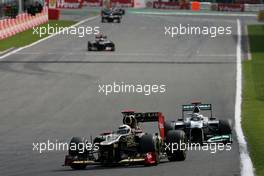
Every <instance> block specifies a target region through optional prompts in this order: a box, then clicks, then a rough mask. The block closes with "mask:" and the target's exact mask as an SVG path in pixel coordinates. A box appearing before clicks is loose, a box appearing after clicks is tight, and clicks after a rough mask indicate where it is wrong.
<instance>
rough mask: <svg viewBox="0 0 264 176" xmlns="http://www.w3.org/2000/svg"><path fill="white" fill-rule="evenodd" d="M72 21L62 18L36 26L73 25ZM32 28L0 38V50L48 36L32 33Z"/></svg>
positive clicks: (16, 46) (20, 45) (23, 44)
mask: <svg viewBox="0 0 264 176" xmlns="http://www.w3.org/2000/svg"><path fill="white" fill-rule="evenodd" d="M74 23H76V22H74V21H64V20H50V21H49V22H48V23H45V24H42V25H40V26H38V27H47V26H48V24H49V26H52V27H57V28H59V27H68V26H71V25H73V24H74ZM33 33H34V30H33V29H29V30H26V31H24V32H20V33H18V34H16V35H14V36H12V37H9V38H6V39H4V40H0V51H4V50H7V49H10V48H18V47H22V46H25V45H29V44H31V43H33V42H35V41H37V40H40V39H42V38H45V37H47V36H48V34H45V35H42V36H41V37H40V36H39V35H36V33H35V34H33Z"/></svg>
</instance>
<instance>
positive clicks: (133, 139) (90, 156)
mask: <svg viewBox="0 0 264 176" xmlns="http://www.w3.org/2000/svg"><path fill="white" fill-rule="evenodd" d="M122 114H123V124H122V125H121V126H119V127H118V129H117V130H114V131H112V132H107V133H102V134H100V135H99V136H96V137H95V138H94V139H93V140H92V139H91V143H92V145H91V146H93V147H92V148H91V149H90V150H85V151H79V149H78V148H74V147H71V146H78V145H79V144H84V143H87V142H86V140H84V139H81V138H79V137H73V138H72V139H71V141H70V145H69V146H70V147H69V151H68V155H66V157H65V162H64V166H70V167H71V168H73V169H84V168H86V166H87V165H89V164H92V165H96V164H98V165H103V166H111V165H116V164H143V165H146V166H152V165H157V164H158V163H159V161H160V159H162V158H164V157H167V158H168V159H169V161H183V160H185V158H186V150H180V149H176V150H165V145H164V144H165V143H166V144H169V143H174V144H178V145H180V143H183V142H184V141H186V136H185V133H184V131H181V130H170V131H168V130H167V134H164V116H163V115H162V113H161V112H147V113H138V112H134V111H125V112H122ZM144 122H158V127H159V134H158V133H156V134H149V133H146V132H143V130H142V128H141V127H140V126H139V123H144ZM167 146H168V145H167Z"/></svg>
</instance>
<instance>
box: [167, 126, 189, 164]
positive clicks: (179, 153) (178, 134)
mask: <svg viewBox="0 0 264 176" xmlns="http://www.w3.org/2000/svg"><path fill="white" fill-rule="evenodd" d="M181 144H184V145H187V139H186V135H185V132H184V131H182V130H170V131H168V133H167V136H166V146H169V147H167V148H166V153H167V156H168V160H169V161H184V160H185V159H186V153H187V152H186V148H187V146H185V147H186V148H182V149H181V148H180V145H181Z"/></svg>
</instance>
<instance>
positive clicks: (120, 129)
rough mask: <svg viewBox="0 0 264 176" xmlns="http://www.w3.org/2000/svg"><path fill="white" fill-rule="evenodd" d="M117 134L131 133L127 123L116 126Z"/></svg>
mask: <svg viewBox="0 0 264 176" xmlns="http://www.w3.org/2000/svg"><path fill="white" fill-rule="evenodd" d="M117 133H118V134H127V135H129V134H131V127H130V126H128V125H120V126H119V127H118V131H117Z"/></svg>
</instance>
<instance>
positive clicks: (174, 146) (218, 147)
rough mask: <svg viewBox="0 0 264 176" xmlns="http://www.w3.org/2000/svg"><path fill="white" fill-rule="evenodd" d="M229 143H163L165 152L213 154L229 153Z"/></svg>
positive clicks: (230, 147)
mask: <svg viewBox="0 0 264 176" xmlns="http://www.w3.org/2000/svg"><path fill="white" fill-rule="evenodd" d="M231 145H232V144H231V143H227V144H224V143H203V144H200V143H185V142H181V141H180V143H165V147H164V148H165V151H170V152H171V153H174V152H177V151H178V150H182V151H184V150H188V151H209V152H210V153H212V154H215V153H216V152H217V151H231V149H232V146H231Z"/></svg>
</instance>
